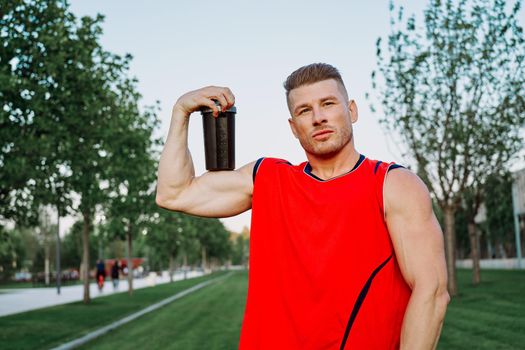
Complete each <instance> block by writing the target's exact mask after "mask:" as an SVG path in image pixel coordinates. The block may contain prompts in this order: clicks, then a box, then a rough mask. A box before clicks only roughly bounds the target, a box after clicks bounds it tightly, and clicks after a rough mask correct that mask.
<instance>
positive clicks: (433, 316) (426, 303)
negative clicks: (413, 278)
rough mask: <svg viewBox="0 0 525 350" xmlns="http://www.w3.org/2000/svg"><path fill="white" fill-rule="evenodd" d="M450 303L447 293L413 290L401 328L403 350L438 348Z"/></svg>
mask: <svg viewBox="0 0 525 350" xmlns="http://www.w3.org/2000/svg"><path fill="white" fill-rule="evenodd" d="M448 301H449V296H448V293H447V292H446V291H444V292H432V291H427V290H418V289H417V288H414V289H413V290H412V296H411V297H410V300H409V303H408V306H407V309H406V312H405V317H404V319H403V326H402V328H401V347H400V349H401V350H413V349H417V350H427V349H428V350H430V349H435V348H436V346H437V343H438V340H439V336H440V334H441V328H442V326H443V320H444V318H445V312H446V309H447V304H448Z"/></svg>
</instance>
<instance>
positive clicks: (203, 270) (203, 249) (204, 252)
mask: <svg viewBox="0 0 525 350" xmlns="http://www.w3.org/2000/svg"><path fill="white" fill-rule="evenodd" d="M201 253H202V273H206V247H202V250H201Z"/></svg>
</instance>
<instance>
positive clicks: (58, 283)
mask: <svg viewBox="0 0 525 350" xmlns="http://www.w3.org/2000/svg"><path fill="white" fill-rule="evenodd" d="M55 269H56V282H57V294H60V279H61V277H62V272H61V270H60V208H59V207H58V206H57V239H56V267H55Z"/></svg>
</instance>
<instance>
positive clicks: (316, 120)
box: [312, 107, 326, 125]
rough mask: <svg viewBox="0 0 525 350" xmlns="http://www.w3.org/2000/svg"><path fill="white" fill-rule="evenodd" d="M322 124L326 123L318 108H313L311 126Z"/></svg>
mask: <svg viewBox="0 0 525 350" xmlns="http://www.w3.org/2000/svg"><path fill="white" fill-rule="evenodd" d="M322 123H326V117H325V115H324V114H323V112H322V111H321V109H320V108H318V107H314V108H313V110H312V124H313V125H320V124H322Z"/></svg>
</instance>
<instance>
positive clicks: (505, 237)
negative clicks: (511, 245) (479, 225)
mask: <svg viewBox="0 0 525 350" xmlns="http://www.w3.org/2000/svg"><path fill="white" fill-rule="evenodd" d="M512 181H513V180H512V174H511V173H510V172H509V171H505V170H503V171H500V172H495V173H493V174H491V175H490V176H489V177H488V178H487V181H486V182H485V194H486V195H485V207H486V209H487V221H486V228H487V232H488V236H489V239H490V241H491V246H492V243H493V246H494V247H499V246H502V245H503V243H505V242H513V241H514V239H515V238H514V221H513V219H514V218H513V208H512ZM493 255H496V256H499V253H498V252H497V250H496V251H495V252H493Z"/></svg>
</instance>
